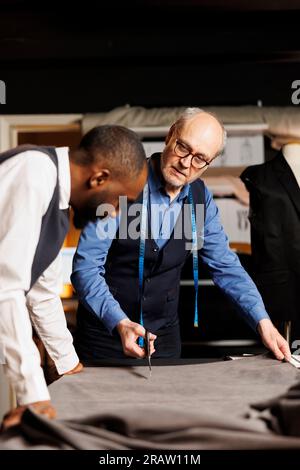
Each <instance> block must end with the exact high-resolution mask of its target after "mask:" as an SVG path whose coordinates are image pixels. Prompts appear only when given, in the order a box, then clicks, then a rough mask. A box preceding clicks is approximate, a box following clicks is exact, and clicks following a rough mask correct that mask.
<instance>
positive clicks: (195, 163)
mask: <svg viewBox="0 0 300 470" xmlns="http://www.w3.org/2000/svg"><path fill="white" fill-rule="evenodd" d="M225 139H226V133H225V131H224V128H223V126H222V124H221V123H220V121H219V120H218V119H217V118H216V117H215V116H214V115H212V114H210V113H207V112H204V111H202V110H201V109H198V108H188V109H187V110H186V111H185V112H184V113H183V115H182V116H181V117H180V118H179V119H178V120H177V121H176V122H175V123H174V124H173V125H172V127H171V128H170V130H169V133H168V135H167V138H166V146H165V148H164V150H163V152H162V154H161V155H160V154H154V155H152V157H151V158H150V160H149V177H148V183H147V185H146V186H145V188H144V191H143V195H142V196H140V197H139V199H138V202H140V203H141V204H142V216H141V217H140V219H139V224H138V226H137V227H138V230H139V233H138V236H137V237H136V236H132V233H131V232H132V230H130V228H132V223H133V222H134V220H133V219H132V212H131V206H129V208H128V211H127V212H126V211H121V216H120V218H119V219H118V220H117V223H115V221H113V220H112V219H110V222H107V221H106V223H108V225H109V224H110V227H109V228H110V230H108V231H107V233H110V236H109V237H106V239H104V237H100V238H101V239H99V234H101V232H103V227H101V223H103V222H99V224H100V225H99V224H94V223H90V224H88V225H87V226H86V228H85V229H84V231H83V232H82V235H81V238H80V241H79V245H78V248H77V252H76V255H75V258H74V266H73V274H72V282H73V284H74V287H75V289H76V291H77V294H78V297H79V300H80V305H79V309H78V315H77V318H78V330H77V336H76V342H75V346H76V349H77V352H78V354H79V357H81V358H82V359H83V360H89V359H98V358H99V359H101V358H111V357H116V358H122V357H123V358H125V357H126V356H133V357H144V354H145V352H144V349H143V348H141V347H140V346H139V345H138V344H137V339H138V337H139V336H144V333H145V329H147V330H148V331H151V333H152V336H151V340H152V341H151V352H152V353H154V352H155V354H154V357H178V356H179V355H180V350H181V342H180V330H179V321H178V313H177V307H178V296H179V285H180V272H181V268H182V266H183V265H184V262H185V261H186V258H187V256H188V255H189V254H190V252H191V251H192V253H193V266H194V281H195V290H196V296H195V297H196V299H195V300H196V308H195V323H197V292H198V291H197V288H198V267H197V261H198V258H197V256H199V257H201V258H202V260H203V261H204V263H206V264H207V266H208V267H209V270H210V272H211V275H212V278H213V281H214V283H215V284H216V285H217V286H218V287H220V288H221V289H222V290H223V291H224V292H225V294H227V295H228V296H229V297H230V299H231V300H233V302H234V303H235V304H236V305H237V306H238V307H239V311H240V313H241V315H242V316H243V317H244V318H245V320H246V321H247V322H248V323H249V324H250V326H251V327H252V328H253V329H254V330H257V331H258V332H259V334H260V335H261V338H262V340H263V342H264V344H265V345H266V346H267V347H268V348H269V349H270V350H271V351H273V353H274V355H275V357H276V358H277V359H279V360H281V359H283V358H284V357H286V358H289V355H290V351H289V346H288V344H287V343H286V341H285V340H284V338H283V337H282V336H281V335H280V334H279V333H278V331H277V330H276V329H275V327H274V326H273V324H272V322H271V320H270V318H269V316H268V314H267V312H266V310H265V307H264V304H263V302H262V299H261V296H260V294H259V292H258V291H257V289H256V286H255V284H254V283H253V281H252V280H251V279H250V277H249V276H248V274H247V273H246V272H245V270H244V269H243V267H242V266H241V264H240V262H239V260H238V257H237V256H236V255H235V254H234V253H233V252H232V251H231V250H230V248H229V245H228V239H227V237H226V235H225V233H224V231H223V228H222V226H221V224H220V221H219V216H218V210H217V207H216V205H215V203H214V201H213V198H212V196H211V194H210V192H209V191H208V189H207V188H206V187H205V185H204V183H203V182H202V181H201V179H199V178H200V177H201V175H202V174H203V173H204V172H205V170H206V169H207V168H208V166H209V165H210V164H211V163H212V162H213V160H214V159H215V158H217V157H218V155H220V154H221V153H222V150H223V148H224V145H225ZM187 205H188V207H189V208H190V210H188V211H186V210H184V209H185V208H186V206H187ZM199 205H202V206H203V207H204V211H202V214H204V222H203V224H202V226H201V221H200V223H199V219H201V211H200V214H197V212H198V211H197V210H196V206H199ZM157 206H159V208H160V211H159V214H158V213H157V212H156V208H157ZM170 213H171V217H170ZM197 219H198V220H197ZM145 221H148V222H149V226H150V227H151V230H149V232H150V235H149V237H147V236H145V224H146V222H145ZM124 224H125V226H126V227H127V228H128V231H127V236H126V237H124V236H120V234H121V232H124V230H123V229H124ZM179 225H181V226H182V227H183V228H186V227H187V226H189V227H190V232H191V236H189V237H187V235H186V230H181V231H180V230H178V228H179ZM113 226H114V228H113ZM196 231H198V233H195V232H196ZM199 232H201V233H199ZM178 233H181V234H182V235H181V236H176V235H178ZM111 234H113V235H112V236H111ZM188 241H190V243H188ZM191 248H192V250H191ZM154 343H155V346H154Z"/></svg>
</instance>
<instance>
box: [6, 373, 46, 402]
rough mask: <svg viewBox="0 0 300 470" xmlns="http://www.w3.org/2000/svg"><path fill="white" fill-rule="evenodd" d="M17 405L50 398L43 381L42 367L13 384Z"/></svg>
mask: <svg viewBox="0 0 300 470" xmlns="http://www.w3.org/2000/svg"><path fill="white" fill-rule="evenodd" d="M13 387H14V390H15V393H16V398H17V403H18V405H28V404H29V403H34V402H36V401H45V400H50V394H49V391H48V387H47V384H46V381H45V377H44V373H43V369H42V368H40V370H39V372H37V373H36V374H35V375H31V376H28V377H26V378H24V379H23V380H21V381H20V380H19V381H18V383H17V384H13Z"/></svg>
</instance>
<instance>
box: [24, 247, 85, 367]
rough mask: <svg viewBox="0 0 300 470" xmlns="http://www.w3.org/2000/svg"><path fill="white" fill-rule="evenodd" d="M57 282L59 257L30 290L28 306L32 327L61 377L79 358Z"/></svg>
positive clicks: (59, 276) (58, 278)
mask: <svg viewBox="0 0 300 470" xmlns="http://www.w3.org/2000/svg"><path fill="white" fill-rule="evenodd" d="M60 279H61V258H60V256H58V257H57V258H56V259H55V260H54V261H53V263H52V264H51V265H50V266H49V267H48V269H47V270H46V271H45V272H44V273H43V275H42V276H41V277H40V278H39V279H38V281H37V282H36V283H35V285H34V286H33V287H32V289H31V290H30V291H29V293H28V295H27V307H28V311H29V314H30V317H31V321H32V323H33V325H34V328H35V330H36V332H37V334H38V336H39V337H40V338H41V340H42V342H43V344H44V346H45V348H46V350H47V352H48V354H49V356H50V357H51V359H52V360H53V361H54V362H55V366H56V368H57V372H58V373H59V374H63V373H65V372H68V371H70V370H71V369H73V368H74V367H75V366H76V365H77V364H78V362H79V358H78V356H77V354H76V352H75V349H74V346H73V338H72V335H71V333H70V331H69V330H68V327H67V322H66V316H65V313H64V310H63V306H62V302H61V299H60V297H59V292H60V286H61V283H60Z"/></svg>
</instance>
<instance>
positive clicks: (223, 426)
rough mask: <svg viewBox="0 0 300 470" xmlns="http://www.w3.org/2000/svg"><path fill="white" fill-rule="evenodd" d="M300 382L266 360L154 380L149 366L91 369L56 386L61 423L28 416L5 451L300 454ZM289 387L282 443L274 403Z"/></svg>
mask: <svg viewBox="0 0 300 470" xmlns="http://www.w3.org/2000/svg"><path fill="white" fill-rule="evenodd" d="M297 380H299V371H298V370H297V369H296V368H294V367H293V366H291V365H290V364H288V363H280V362H278V361H276V360H273V359H270V358H268V357H265V356H259V357H256V358H247V359H242V360H237V361H229V362H218V363H210V364H191V365H177V366H163V367H155V366H154V367H153V373H152V377H151V378H149V372H148V369H147V367H123V368H121V367H99V368H94V367H91V368H86V369H85V371H84V372H83V373H82V374H79V375H77V376H66V377H63V378H62V379H61V380H59V381H58V382H56V383H53V384H52V385H51V387H50V390H51V395H52V400H53V403H54V405H55V406H56V408H57V410H58V415H59V418H60V419H59V420H56V421H49V420H47V419H45V418H41V417H40V416H37V415H35V414H34V413H33V412H32V411H31V410H28V411H27V412H26V413H25V414H24V417H23V420H22V423H21V426H20V427H19V428H17V429H14V430H11V431H10V432H7V433H4V434H3V435H2V437H1V439H0V448H1V449H16V448H18V449H22V448H35V449H40V448H43V449H49V448H53V449H104V450H110V449H119V450H120V449H145V448H147V449H200V450H201V449H299V448H300V439H299V438H298V437H296V436H297V435H298V436H299V434H297V424H296V423H298V422H300V387H299V385H298V386H296V383H297V382H296V381H297ZM291 385H293V386H294V389H292V390H293V391H292V394H291V392H289V394H287V395H285V396H286V397H289V396H290V397H292V400H293V402H294V404H295V406H294V408H293V421H294V424H293V425H292V428H291V427H290V429H293V432H292V433H290V434H292V435H289V436H283V435H282V434H283V430H282V426H281V424H282V423H281V420H280V419H277V418H278V416H277V415H276V405H277V404H278V401H276V400H275V402H274V397H276V396H277V395H284V394H286V391H287V389H288V387H290V386H291ZM297 399H298V401H297ZM262 400H265V401H266V402H265V404H262V403H260V405H258V406H257V409H252V408H251V407H250V404H252V403H253V402H256V401H260V402H261V401H262ZM269 400H271V402H270V401H269ZM282 400H287V398H284V399H281V402H280V404H281V407H282V406H284V401H282ZM295 400H296V401H295ZM269 405H270V406H269ZM268 407H269V408H268ZM288 408H289V409H290V404H289V405H288ZM277 409H278V406H277ZM274 410H275V411H274ZM289 415H290V413H286V414H284V416H285V417H288V416H289ZM66 420H69V421H66ZM285 425H286V423H285ZM293 426H294V427H293ZM295 428H296V431H295Z"/></svg>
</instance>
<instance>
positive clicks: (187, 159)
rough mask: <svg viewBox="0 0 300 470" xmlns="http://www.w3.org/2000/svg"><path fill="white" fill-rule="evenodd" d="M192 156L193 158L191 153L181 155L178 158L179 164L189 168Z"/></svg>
mask: <svg viewBox="0 0 300 470" xmlns="http://www.w3.org/2000/svg"><path fill="white" fill-rule="evenodd" d="M192 158H193V155H187V156H186V157H182V158H181V159H180V163H181V165H182V166H183V167H184V168H189V167H190V166H191V163H192Z"/></svg>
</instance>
